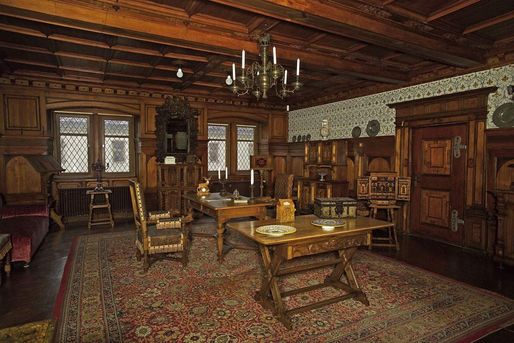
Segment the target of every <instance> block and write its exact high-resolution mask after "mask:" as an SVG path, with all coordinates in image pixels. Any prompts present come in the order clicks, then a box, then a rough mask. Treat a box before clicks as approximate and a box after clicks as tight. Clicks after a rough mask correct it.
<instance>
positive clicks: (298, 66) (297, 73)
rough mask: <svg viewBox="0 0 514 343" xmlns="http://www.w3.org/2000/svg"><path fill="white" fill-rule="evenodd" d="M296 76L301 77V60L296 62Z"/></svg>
mask: <svg viewBox="0 0 514 343" xmlns="http://www.w3.org/2000/svg"><path fill="white" fill-rule="evenodd" d="M296 76H300V59H299V58H298V59H297V60H296Z"/></svg>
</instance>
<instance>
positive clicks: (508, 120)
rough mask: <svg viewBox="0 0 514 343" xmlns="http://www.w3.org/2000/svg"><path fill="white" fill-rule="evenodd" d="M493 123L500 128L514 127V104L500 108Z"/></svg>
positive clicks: (507, 104) (496, 110)
mask: <svg viewBox="0 0 514 343" xmlns="http://www.w3.org/2000/svg"><path fill="white" fill-rule="evenodd" d="M493 123H494V124H495V125H496V126H498V127H514V103H513V102H508V103H506V104H503V105H500V106H498V108H496V109H495V110H494V112H493Z"/></svg>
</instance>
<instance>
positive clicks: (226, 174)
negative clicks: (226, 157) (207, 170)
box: [225, 167, 228, 180]
mask: <svg viewBox="0 0 514 343" xmlns="http://www.w3.org/2000/svg"><path fill="white" fill-rule="evenodd" d="M225 180H228V167H225Z"/></svg>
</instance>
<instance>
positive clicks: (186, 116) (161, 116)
mask: <svg viewBox="0 0 514 343" xmlns="http://www.w3.org/2000/svg"><path fill="white" fill-rule="evenodd" d="M156 111H157V116H156V117H155V127H156V133H157V149H156V150H157V151H156V155H157V161H158V164H157V198H158V201H159V208H160V209H161V210H167V211H172V212H178V213H185V203H184V201H183V200H182V196H183V195H184V194H185V193H188V192H196V187H197V185H198V182H199V181H200V178H201V176H202V166H201V164H199V163H198V162H197V161H198V158H197V156H196V146H197V136H198V112H197V110H195V109H193V108H191V106H190V105H189V102H188V101H187V100H186V99H183V98H179V97H169V96H168V97H166V99H165V101H164V104H162V106H159V107H157V108H156ZM169 159H171V160H172V161H169V164H166V163H164V162H165V161H167V160H169Z"/></svg>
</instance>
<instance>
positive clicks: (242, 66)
mask: <svg viewBox="0 0 514 343" xmlns="http://www.w3.org/2000/svg"><path fill="white" fill-rule="evenodd" d="M244 68H245V51H244V50H243V54H242V56H241V69H244Z"/></svg>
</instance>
